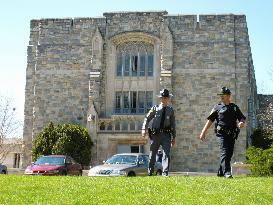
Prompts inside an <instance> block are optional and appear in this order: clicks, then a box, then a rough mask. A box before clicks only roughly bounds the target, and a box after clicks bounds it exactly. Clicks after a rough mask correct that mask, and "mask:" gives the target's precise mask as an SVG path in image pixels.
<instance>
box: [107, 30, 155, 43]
mask: <svg viewBox="0 0 273 205" xmlns="http://www.w3.org/2000/svg"><path fill="white" fill-rule="evenodd" d="M110 40H111V41H112V42H113V44H114V45H116V46H118V45H120V44H124V43H128V42H144V43H148V44H152V45H154V44H155V42H156V40H157V38H156V37H155V36H152V35H150V34H147V33H144V32H125V33H121V34H118V35H115V36H113V37H112V38H110Z"/></svg>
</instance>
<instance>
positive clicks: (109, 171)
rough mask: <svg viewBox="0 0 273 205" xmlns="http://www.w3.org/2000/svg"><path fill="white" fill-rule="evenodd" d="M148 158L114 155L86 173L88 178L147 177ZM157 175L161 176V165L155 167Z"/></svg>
mask: <svg viewBox="0 0 273 205" xmlns="http://www.w3.org/2000/svg"><path fill="white" fill-rule="evenodd" d="M148 163H149V156H148V155H146V154H142V153H124V154H116V155H114V156H112V157H110V158H109V159H108V160H106V161H105V162H104V164H103V165H99V166H95V167H93V168H91V169H90V170H89V172H88V176H147V169H148ZM155 171H156V174H157V175H161V174H162V165H161V163H159V162H157V163H156V165H155Z"/></svg>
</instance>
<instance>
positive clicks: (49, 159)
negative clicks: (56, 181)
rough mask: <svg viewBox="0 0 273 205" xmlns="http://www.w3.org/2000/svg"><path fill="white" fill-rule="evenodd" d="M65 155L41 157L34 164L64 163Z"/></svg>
mask: <svg viewBox="0 0 273 205" xmlns="http://www.w3.org/2000/svg"><path fill="white" fill-rule="evenodd" d="M64 161H65V159H64V157H40V158H39V159H38V160H37V161H36V162H35V163H34V164H36V165H62V164H64Z"/></svg>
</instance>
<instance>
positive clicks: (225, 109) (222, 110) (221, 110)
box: [219, 107, 227, 113]
mask: <svg viewBox="0 0 273 205" xmlns="http://www.w3.org/2000/svg"><path fill="white" fill-rule="evenodd" d="M226 111H227V107H222V108H221V109H220V110H219V113H224V112H226Z"/></svg>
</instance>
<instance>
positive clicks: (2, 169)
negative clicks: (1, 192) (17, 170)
mask: <svg viewBox="0 0 273 205" xmlns="http://www.w3.org/2000/svg"><path fill="white" fill-rule="evenodd" d="M7 173H8V169H7V166H6V165H3V164H1V163H0V174H7Z"/></svg>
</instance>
